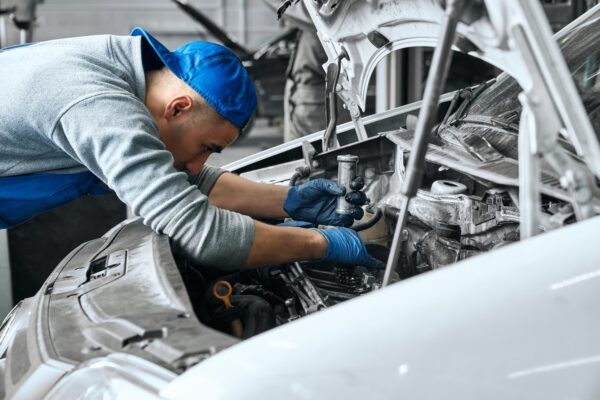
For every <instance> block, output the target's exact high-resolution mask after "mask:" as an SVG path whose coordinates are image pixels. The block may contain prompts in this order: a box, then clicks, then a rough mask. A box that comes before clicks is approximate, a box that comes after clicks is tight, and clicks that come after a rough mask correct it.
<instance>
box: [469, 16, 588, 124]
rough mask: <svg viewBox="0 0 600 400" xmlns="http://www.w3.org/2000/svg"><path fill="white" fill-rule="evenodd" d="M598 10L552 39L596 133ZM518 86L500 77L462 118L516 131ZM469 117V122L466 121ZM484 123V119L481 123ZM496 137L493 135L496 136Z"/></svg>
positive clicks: (502, 75) (503, 76)
mask: <svg viewBox="0 0 600 400" xmlns="http://www.w3.org/2000/svg"><path fill="white" fill-rule="evenodd" d="M598 39H600V6H596V7H595V8H594V9H593V10H590V11H589V12H588V13H587V14H586V15H585V16H584V17H582V19H581V20H580V21H579V22H578V23H577V24H576V25H572V26H568V27H566V28H565V29H563V30H562V31H560V32H559V33H558V34H557V35H556V40H557V43H558V45H559V47H560V48H561V51H562V53H563V56H564V57H565V60H566V62H567V65H568V67H569V70H570V71H571V76H572V77H573V80H574V82H575V85H576V86H577V90H578V91H579V94H580V95H581V98H582V100H583V103H584V105H585V108H586V110H587V112H588V115H589V117H590V121H591V122H592V125H593V126H594V130H595V131H596V135H598V133H599V132H600V44H599V43H598ZM521 91H522V90H521V88H520V86H519V84H518V83H517V82H516V81H515V80H514V79H513V78H511V77H510V76H509V75H508V74H506V73H503V74H501V75H500V76H499V77H498V78H497V80H496V82H495V83H493V84H492V85H490V86H489V87H488V88H487V89H486V90H484V91H483V92H481V94H480V95H479V96H477V97H476V98H475V99H474V100H473V101H472V103H471V104H470V106H469V108H468V110H467V111H466V112H465V113H464V114H463V115H467V116H468V117H467V118H466V120H468V121H470V123H471V124H475V125H476V121H477V118H473V116H482V117H493V119H494V121H493V122H495V123H497V126H499V127H502V129H501V131H502V130H503V131H516V129H517V127H518V122H519V116H520V112H521V104H520V103H519V100H518V98H517V95H518V94H519V92H521ZM469 117H470V118H469ZM481 120H482V121H485V118H484V119H481ZM496 133H497V132H496Z"/></svg>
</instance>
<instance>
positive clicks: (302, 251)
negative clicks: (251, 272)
mask: <svg viewBox="0 0 600 400" xmlns="http://www.w3.org/2000/svg"><path fill="white" fill-rule="evenodd" d="M326 251H327V240H326V239H325V238H324V237H323V235H321V234H320V233H319V232H317V231H315V230H312V229H303V228H292V227H279V226H272V225H268V224H264V223H262V222H258V221H254V242H253V243H252V247H251V248H250V253H249V254H248V257H247V258H246V262H245V263H244V268H247V269H250V268H258V267H265V266H273V265H279V264H283V263H288V262H293V261H303V260H314V259H318V258H321V257H323V256H324V255H325V252H326Z"/></svg>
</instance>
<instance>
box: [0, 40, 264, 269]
mask: <svg viewBox="0 0 600 400" xmlns="http://www.w3.org/2000/svg"><path fill="white" fill-rule="evenodd" d="M145 93H146V87H145V75H144V69H143V65H142V57H141V38H140V37H139V36H138V37H128V36H123V37H121V36H108V35H105V36H90V37H82V38H72V39H61V40H55V41H49V42H43V43H38V44H34V45H31V46H27V47H22V48H16V49H11V50H8V51H4V52H0V177H7V176H17V175H30V174H35V173H42V172H51V173H59V174H72V173H78V172H82V171H85V170H89V171H91V172H92V173H93V174H94V175H96V176H97V177H98V178H99V179H100V180H102V181H103V182H104V183H105V184H106V185H108V186H109V187H110V188H111V189H112V190H114V191H115V193H116V194H117V195H118V196H119V198H120V199H121V200H122V201H123V202H125V203H126V204H127V205H129V206H130V207H131V208H132V210H133V212H134V213H135V214H136V215H139V216H141V217H142V218H143V221H144V223H145V224H146V225H148V226H150V227H151V228H152V229H154V230H155V231H156V232H159V233H164V234H166V235H168V236H169V237H170V238H171V239H172V243H173V244H174V246H175V248H176V250H179V251H181V252H182V253H183V254H184V255H186V256H188V257H191V258H192V259H193V260H195V261H196V262H197V263H199V264H201V265H205V266H212V267H217V268H221V269H226V270H233V269H235V268H239V267H240V266H241V265H242V263H243V261H244V260H245V259H246V257H247V255H248V252H249V250H250V247H251V245H252V241H253V238H254V225H253V222H252V220H251V219H250V218H249V217H247V216H244V215H240V214H237V213H234V212H230V211H226V210H222V209H219V208H217V207H214V206H212V205H210V204H209V203H208V198H207V194H208V193H209V192H210V190H211V188H212V186H213V185H214V183H215V181H216V180H217V178H218V177H219V175H220V174H221V173H222V172H223V171H221V170H219V169H216V168H211V167H204V169H203V171H202V172H201V173H200V175H199V176H197V177H192V178H190V177H189V176H188V175H187V174H186V173H185V172H182V171H177V170H176V169H175V168H174V167H173V158H172V156H171V153H169V152H168V151H167V150H166V149H165V147H164V145H163V143H162V142H161V141H160V140H159V136H158V129H157V126H156V124H155V122H154V120H153V119H152V116H151V115H150V113H149V111H148V110H147V109H146V107H145V105H144V99H145Z"/></svg>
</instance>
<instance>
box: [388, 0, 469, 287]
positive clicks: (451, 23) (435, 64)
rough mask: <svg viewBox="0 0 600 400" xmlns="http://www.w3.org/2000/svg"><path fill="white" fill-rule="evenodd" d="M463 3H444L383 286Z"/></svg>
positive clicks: (396, 253)
mask: <svg viewBox="0 0 600 400" xmlns="http://www.w3.org/2000/svg"><path fill="white" fill-rule="evenodd" d="M464 5H465V0H449V1H447V3H446V12H445V15H444V21H443V23H442V28H441V31H440V39H439V42H438V45H437V46H436V48H435V51H434V53H433V60H432V62H431V68H430V69H429V75H428V77H427V83H426V86H425V95H424V96H423V106H422V107H421V110H420V112H419V120H418V122H417V127H416V130H415V139H414V142H413V146H412V149H411V153H410V158H409V160H408V168H407V173H406V179H405V181H404V182H403V185H402V194H403V195H404V196H403V199H402V204H401V208H400V215H399V218H398V223H397V224H396V231H395V232H394V238H393V240H392V248H391V250H390V256H389V258H388V261H387V265H386V268H385V274H384V277H383V283H382V287H385V286H387V285H388V284H389V282H390V277H391V275H392V271H393V269H394V268H395V266H396V265H397V264H398V260H399V258H400V250H401V248H402V244H401V237H402V230H403V229H404V225H405V223H406V217H407V213H408V203H409V202H410V199H411V198H412V197H414V195H415V194H416V193H417V189H418V188H419V185H420V183H421V179H422V176H423V170H424V167H425V154H426V153H427V147H428V145H429V136H430V135H431V130H432V128H433V126H434V124H435V117H436V111H437V108H438V104H439V98H440V95H441V94H442V90H443V88H444V85H445V83H446V77H447V76H448V68H449V67H450V61H451V59H452V43H453V41H454V35H455V33H456V26H457V25H458V22H459V20H460V17H461V16H462V13H463V9H464Z"/></svg>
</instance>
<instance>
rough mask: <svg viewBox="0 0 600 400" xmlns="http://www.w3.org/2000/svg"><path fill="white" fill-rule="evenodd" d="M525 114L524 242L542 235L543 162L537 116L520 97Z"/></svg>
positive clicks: (522, 142) (521, 186) (521, 205)
mask: <svg viewBox="0 0 600 400" xmlns="http://www.w3.org/2000/svg"><path fill="white" fill-rule="evenodd" d="M519 99H520V100H521V104H522V105H523V112H522V114H521V122H520V124H519V126H520V129H519V215H520V219H521V221H520V225H521V227H520V235H521V240H524V239H527V238H530V237H532V236H535V235H537V234H538V233H540V229H539V226H540V218H539V214H540V211H541V209H542V204H541V198H540V187H539V186H540V183H539V178H540V158H539V156H538V154H537V152H536V149H537V148H538V146H537V143H536V142H534V141H537V137H536V124H535V116H534V115H533V114H532V113H531V110H530V108H529V105H528V103H527V98H526V96H524V95H523V94H521V95H519Z"/></svg>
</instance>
